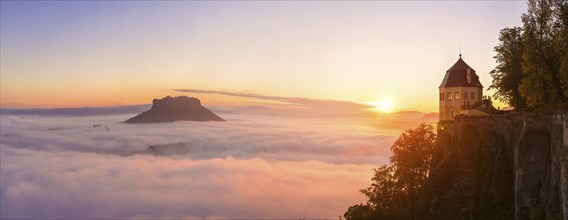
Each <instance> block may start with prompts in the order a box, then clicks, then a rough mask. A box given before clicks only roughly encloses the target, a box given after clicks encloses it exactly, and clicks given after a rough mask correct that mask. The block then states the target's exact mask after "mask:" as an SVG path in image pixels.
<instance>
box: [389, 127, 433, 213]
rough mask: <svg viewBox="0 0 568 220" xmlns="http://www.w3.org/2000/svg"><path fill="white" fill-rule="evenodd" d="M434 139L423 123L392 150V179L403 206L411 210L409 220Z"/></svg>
mask: <svg viewBox="0 0 568 220" xmlns="http://www.w3.org/2000/svg"><path fill="white" fill-rule="evenodd" d="M435 140H436V134H435V133H434V131H433V129H432V126H429V125H426V124H424V123H422V124H420V125H419V126H418V127H417V128H415V129H408V130H406V131H405V132H404V133H402V134H401V135H400V136H399V137H398V139H397V140H396V141H395V142H394V144H393V145H392V147H391V150H392V152H393V156H392V157H391V159H390V160H391V164H392V165H393V166H394V167H395V168H396V169H395V171H394V176H395V177H396V180H397V185H399V186H400V187H402V189H403V190H404V192H405V194H406V195H405V196H403V198H405V201H404V203H403V205H405V206H407V209H409V210H410V214H411V218H412V219H415V218H416V210H417V205H418V199H419V198H420V196H421V195H419V194H420V193H421V192H422V191H423V188H424V186H425V184H426V181H427V179H428V175H429V172H430V161H431V160H432V152H433V151H434V142H435Z"/></svg>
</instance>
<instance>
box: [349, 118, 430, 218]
mask: <svg viewBox="0 0 568 220" xmlns="http://www.w3.org/2000/svg"><path fill="white" fill-rule="evenodd" d="M435 139H436V134H435V133H434V131H433V129H432V126H428V125H426V124H424V123H422V124H420V125H419V126H418V127H417V128H415V129H408V130H406V131H405V132H404V133H402V134H401V135H400V136H399V138H398V139H397V140H396V141H395V143H394V144H393V145H392V146H391V150H392V152H393V155H392V156H391V158H390V164H389V165H383V166H380V167H379V168H377V169H375V174H374V176H373V178H372V180H373V183H372V184H371V186H369V187H367V188H366V189H362V190H361V192H362V193H363V194H365V196H366V197H367V198H368V201H367V203H366V204H365V205H363V204H360V205H355V206H351V207H350V208H349V210H348V211H347V212H346V213H345V214H344V216H345V218H346V219H347V220H354V219H357V220H366V219H416V210H417V204H418V199H419V198H420V197H421V195H422V193H423V192H424V186H425V184H426V181H427V179H428V175H429V170H430V161H431V159H432V151H433V149H434V141H435Z"/></svg>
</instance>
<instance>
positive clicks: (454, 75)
mask: <svg viewBox="0 0 568 220" xmlns="http://www.w3.org/2000/svg"><path fill="white" fill-rule="evenodd" d="M438 88H439V101H440V111H439V114H440V117H439V118H440V121H453V120H454V118H455V117H456V116H458V115H462V114H464V115H476V114H485V113H483V112H481V111H476V110H474V109H472V108H470V106H478V105H480V104H481V102H482V99H483V85H481V82H479V76H477V74H475V70H474V69H473V68H471V67H470V66H469V65H467V63H465V61H463V59H462V58H461V54H460V58H459V59H458V61H457V62H456V63H455V64H454V65H453V66H452V67H450V69H448V70H447V71H446V75H445V76H444V80H443V81H442V84H440V87H438Z"/></svg>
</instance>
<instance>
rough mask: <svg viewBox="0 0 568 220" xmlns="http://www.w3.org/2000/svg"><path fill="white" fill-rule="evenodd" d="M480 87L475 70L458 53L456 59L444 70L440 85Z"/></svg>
mask: <svg viewBox="0 0 568 220" xmlns="http://www.w3.org/2000/svg"><path fill="white" fill-rule="evenodd" d="M459 86H462V87H482V88H483V85H481V82H479V76H477V74H475V70H474V69H473V68H471V67H470V66H469V65H467V63H465V62H464V61H463V60H462V58H461V55H460V58H459V59H458V61H457V62H456V63H455V64H454V65H453V66H452V67H450V69H448V70H447V71H446V76H444V80H443V81H442V84H441V85H440V87H459Z"/></svg>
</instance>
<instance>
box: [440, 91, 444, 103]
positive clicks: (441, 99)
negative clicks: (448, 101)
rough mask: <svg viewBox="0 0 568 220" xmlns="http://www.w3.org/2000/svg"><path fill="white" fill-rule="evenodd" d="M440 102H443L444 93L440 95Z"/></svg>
mask: <svg viewBox="0 0 568 220" xmlns="http://www.w3.org/2000/svg"><path fill="white" fill-rule="evenodd" d="M440 101H444V93H443V92H442V93H440Z"/></svg>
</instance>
